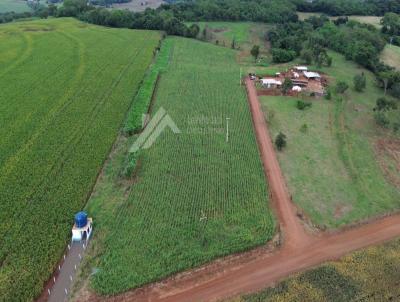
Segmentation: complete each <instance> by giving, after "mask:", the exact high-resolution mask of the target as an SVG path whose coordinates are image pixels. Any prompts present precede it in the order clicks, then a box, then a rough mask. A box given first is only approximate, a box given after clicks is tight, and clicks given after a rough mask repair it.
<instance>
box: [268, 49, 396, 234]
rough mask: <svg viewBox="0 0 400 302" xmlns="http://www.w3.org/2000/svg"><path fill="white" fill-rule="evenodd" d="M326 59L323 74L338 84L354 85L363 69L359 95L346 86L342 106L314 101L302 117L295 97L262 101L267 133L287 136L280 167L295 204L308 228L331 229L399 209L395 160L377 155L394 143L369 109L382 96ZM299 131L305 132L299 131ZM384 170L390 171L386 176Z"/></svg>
mask: <svg viewBox="0 0 400 302" xmlns="http://www.w3.org/2000/svg"><path fill="white" fill-rule="evenodd" d="M332 56H333V65H332V67H331V68H323V71H324V72H325V73H327V74H329V75H330V76H331V77H332V78H331V83H332V84H333V81H334V79H335V78H336V79H341V80H345V81H346V82H347V83H348V84H349V85H350V86H352V78H353V76H354V75H355V74H357V73H360V72H362V71H363V72H364V73H365V74H366V75H367V89H366V91H365V92H363V93H358V92H355V91H354V90H353V89H352V88H350V89H349V90H348V92H346V95H345V96H344V97H343V101H342V102H338V101H336V98H334V99H333V100H331V101H328V100H325V99H319V100H312V101H311V102H312V104H313V106H312V108H310V109H307V110H304V111H300V110H298V109H297V108H296V100H297V99H295V98H285V97H262V103H263V107H264V109H265V112H266V116H267V117H269V119H270V123H271V130H272V133H273V135H274V136H275V135H276V134H277V133H278V132H279V131H282V132H284V133H285V134H286V135H287V137H288V147H287V149H286V150H285V151H284V152H281V153H279V161H280V163H281V165H282V168H283V171H284V174H285V177H286V179H287V181H288V184H289V189H290V191H291V194H292V195H293V199H294V201H295V202H296V203H297V204H299V205H300V207H301V208H302V209H304V210H305V212H306V213H307V214H308V215H309V216H310V217H311V219H312V221H313V222H314V223H316V224H318V225H319V226H327V227H330V228H335V227H340V226H342V225H344V224H348V223H352V222H355V221H358V220H360V219H365V218H369V217H372V216H375V215H378V214H383V213H385V212H388V211H391V210H397V209H399V208H400V188H399V187H398V186H397V185H396V179H398V178H399V174H398V170H397V169H398V168H396V166H398V163H397V164H396V161H397V159H396V157H395V156H393V155H394V153H393V154H390V152H387V151H388V150H390V148H389V149H388V150H385V151H382V150H380V151H382V152H377V148H378V146H379V145H378V142H379V141H381V140H382V139H383V140H384V141H385V142H392V143H394V144H396V142H397V144H400V142H399V136H398V135H395V134H393V133H392V132H391V131H390V130H383V129H380V128H378V127H377V126H376V124H375V122H374V120H373V111H372V108H373V107H374V105H375V101H376V99H377V98H378V97H380V96H382V95H383V92H382V90H381V89H379V88H377V87H376V86H375V82H374V77H373V75H372V74H371V73H369V72H367V71H366V70H363V69H361V68H359V67H357V66H356V65H355V64H353V63H351V62H349V61H345V60H344V58H343V57H342V56H341V55H338V54H335V53H332ZM271 111H273V115H274V116H273V117H272V118H271V117H270V116H271ZM394 114H399V110H397V111H396V113H394ZM303 125H307V131H301V128H302V127H303ZM383 160H384V161H389V162H386V166H380V164H379V162H382V161H383ZM385 167H392V168H391V171H386V173H384V168H385ZM393 180H394V181H393Z"/></svg>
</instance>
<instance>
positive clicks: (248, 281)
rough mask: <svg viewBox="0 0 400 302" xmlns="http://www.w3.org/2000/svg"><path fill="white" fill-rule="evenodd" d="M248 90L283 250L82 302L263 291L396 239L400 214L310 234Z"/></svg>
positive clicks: (196, 298) (249, 87)
mask: <svg viewBox="0 0 400 302" xmlns="http://www.w3.org/2000/svg"><path fill="white" fill-rule="evenodd" d="M246 87H247V93H248V101H249V105H250V109H251V113H252V116H253V123H254V129H255V132H256V136H257V141H258V145H259V149H260V156H261V159H262V161H263V165H264V170H265V174H266V176H267V179H268V185H269V188H270V192H271V195H272V200H273V207H274V209H275V211H276V214H277V216H278V218H279V221H280V225H281V231H282V233H283V244H282V247H281V248H280V249H279V250H278V251H274V252H268V251H265V254H262V253H261V254H260V253H255V254H251V253H247V254H244V256H243V258H242V259H241V261H224V260H222V262H220V265H216V264H215V263H212V264H210V265H207V266H205V267H203V268H201V269H197V270H193V271H189V272H186V273H183V274H180V275H178V277H171V278H169V279H167V280H165V281H163V282H159V283H155V284H152V285H149V286H146V287H143V288H140V289H136V290H133V291H130V292H127V293H124V294H121V295H119V296H114V297H97V296H95V295H92V296H91V297H90V298H87V299H85V300H86V301H135V302H137V301H164V302H167V301H171V302H172V301H173V302H180V301H182V302H183V301H191V302H197V301H217V300H221V299H224V298H229V297H232V296H235V295H238V294H243V293H249V292H254V291H258V290H261V289H263V288H265V287H266V286H269V285H272V284H274V283H275V282H277V281H280V280H282V279H283V278H285V277H287V276H289V275H290V274H293V273H296V272H300V271H303V270H306V269H309V268H311V267H314V266H317V265H319V264H321V263H323V262H325V261H328V260H335V259H337V258H339V257H341V256H343V255H345V254H347V253H349V252H352V251H355V250H357V249H361V248H365V247H367V246H370V245H375V244H379V243H382V242H384V241H387V240H391V239H394V238H395V237H398V236H400V215H393V216H389V217H385V218H383V219H380V220H377V221H375V222H372V223H369V224H365V225H362V226H359V227H356V228H353V229H350V230H346V231H344V232H341V233H336V234H318V235H314V236H313V235H311V234H308V233H307V232H306V231H305V229H304V227H303V225H302V223H301V221H300V220H299V218H298V216H297V210H296V207H295V206H294V205H293V203H292V202H291V199H290V196H289V194H288V190H287V188H286V184H285V181H284V178H283V174H282V171H281V169H280V167H279V163H278V161H277V157H276V154H275V150H274V147H273V144H272V140H271V138H270V136H269V132H268V128H267V124H266V122H265V118H264V114H263V112H262V111H261V109H260V104H259V101H258V97H257V92H256V89H255V87H254V85H253V83H252V82H251V81H250V80H249V79H246ZM246 255H247V256H246ZM249 255H252V256H255V257H251V256H249ZM216 262H217V261H216ZM221 263H222V264H221ZM215 267H218V271H216V270H215ZM213 268H214V269H213ZM82 301H83V300H82Z"/></svg>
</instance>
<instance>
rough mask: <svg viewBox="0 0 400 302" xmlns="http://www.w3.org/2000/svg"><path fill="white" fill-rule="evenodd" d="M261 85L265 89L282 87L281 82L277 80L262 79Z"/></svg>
mask: <svg viewBox="0 0 400 302" xmlns="http://www.w3.org/2000/svg"><path fill="white" fill-rule="evenodd" d="M261 85H262V86H263V87H264V88H276V87H279V86H281V85H282V82H281V81H278V80H275V79H262V80H261Z"/></svg>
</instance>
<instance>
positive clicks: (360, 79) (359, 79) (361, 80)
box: [353, 73, 367, 92]
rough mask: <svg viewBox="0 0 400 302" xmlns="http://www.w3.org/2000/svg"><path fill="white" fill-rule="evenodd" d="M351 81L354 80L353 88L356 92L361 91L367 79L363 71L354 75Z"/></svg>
mask: <svg viewBox="0 0 400 302" xmlns="http://www.w3.org/2000/svg"><path fill="white" fill-rule="evenodd" d="M353 82H354V89H355V90H356V91H358V92H361V91H363V90H364V89H365V87H366V86H367V79H366V77H365V74H364V73H361V74H357V75H355V76H354V78H353Z"/></svg>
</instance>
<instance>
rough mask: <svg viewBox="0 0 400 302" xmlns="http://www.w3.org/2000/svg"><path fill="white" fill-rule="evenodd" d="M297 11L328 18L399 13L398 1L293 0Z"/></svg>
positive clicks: (399, 1)
mask: <svg viewBox="0 0 400 302" xmlns="http://www.w3.org/2000/svg"><path fill="white" fill-rule="evenodd" d="M292 2H293V3H294V4H295V5H296V8H297V10H298V11H301V12H319V13H325V14H327V15H330V16H344V15H347V16H349V15H363V16H383V15H384V14H385V13H388V12H394V13H400V0H314V1H308V0H293V1H292Z"/></svg>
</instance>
